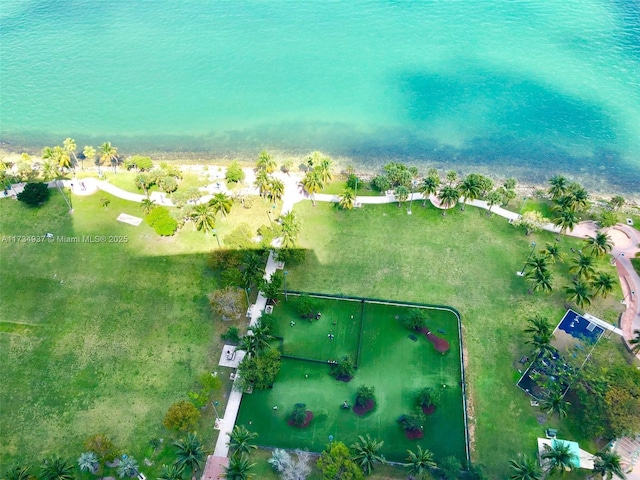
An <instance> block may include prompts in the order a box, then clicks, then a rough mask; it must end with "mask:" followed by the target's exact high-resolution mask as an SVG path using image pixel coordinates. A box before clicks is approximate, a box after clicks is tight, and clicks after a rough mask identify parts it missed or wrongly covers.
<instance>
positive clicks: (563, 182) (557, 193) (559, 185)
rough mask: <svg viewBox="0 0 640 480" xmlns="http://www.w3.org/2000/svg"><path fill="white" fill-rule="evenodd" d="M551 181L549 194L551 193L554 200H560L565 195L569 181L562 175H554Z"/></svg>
mask: <svg viewBox="0 0 640 480" xmlns="http://www.w3.org/2000/svg"><path fill="white" fill-rule="evenodd" d="M549 183H550V184H551V188H549V195H551V198H552V199H553V200H558V199H559V198H561V197H563V196H564V195H565V194H566V193H567V189H568V188H569V181H568V180H567V179H566V178H565V177H563V176H561V175H555V176H553V177H552V178H551V180H549Z"/></svg>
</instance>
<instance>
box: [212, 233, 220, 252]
mask: <svg viewBox="0 0 640 480" xmlns="http://www.w3.org/2000/svg"><path fill="white" fill-rule="evenodd" d="M211 233H213V236H214V237H216V242H218V248H220V239H219V238H218V232H217V231H216V229H215V228H214V229H213V230H211Z"/></svg>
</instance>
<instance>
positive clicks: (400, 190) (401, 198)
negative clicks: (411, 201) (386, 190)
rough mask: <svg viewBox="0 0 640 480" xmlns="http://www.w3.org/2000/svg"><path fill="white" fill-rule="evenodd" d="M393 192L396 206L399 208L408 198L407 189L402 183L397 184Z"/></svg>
mask: <svg viewBox="0 0 640 480" xmlns="http://www.w3.org/2000/svg"><path fill="white" fill-rule="evenodd" d="M393 194H394V195H395V197H396V200H397V201H398V208H400V207H401V206H402V203H403V202H406V201H407V199H408V198H409V189H408V188H407V187H405V186H404V185H399V186H397V187H396V189H395V191H394V192H393Z"/></svg>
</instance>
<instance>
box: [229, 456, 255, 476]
mask: <svg viewBox="0 0 640 480" xmlns="http://www.w3.org/2000/svg"><path fill="white" fill-rule="evenodd" d="M255 465H256V464H255V463H251V462H250V461H249V458H248V457H247V456H246V455H233V456H232V457H231V458H230V459H229V465H227V466H226V467H224V473H223V474H222V477H224V478H226V479H227V480H248V479H250V478H253V475H252V474H251V473H249V470H251V469H252V468H253V467H254V466H255Z"/></svg>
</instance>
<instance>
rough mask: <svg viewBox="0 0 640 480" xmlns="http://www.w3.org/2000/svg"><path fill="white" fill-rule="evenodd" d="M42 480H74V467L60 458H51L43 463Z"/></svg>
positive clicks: (41, 469) (41, 468)
mask: <svg viewBox="0 0 640 480" xmlns="http://www.w3.org/2000/svg"><path fill="white" fill-rule="evenodd" d="M39 478H40V480H74V475H73V465H70V464H67V461H66V460H63V459H62V458H60V457H51V458H48V459H46V460H45V461H44V462H42V466H41V467H40V476H39Z"/></svg>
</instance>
